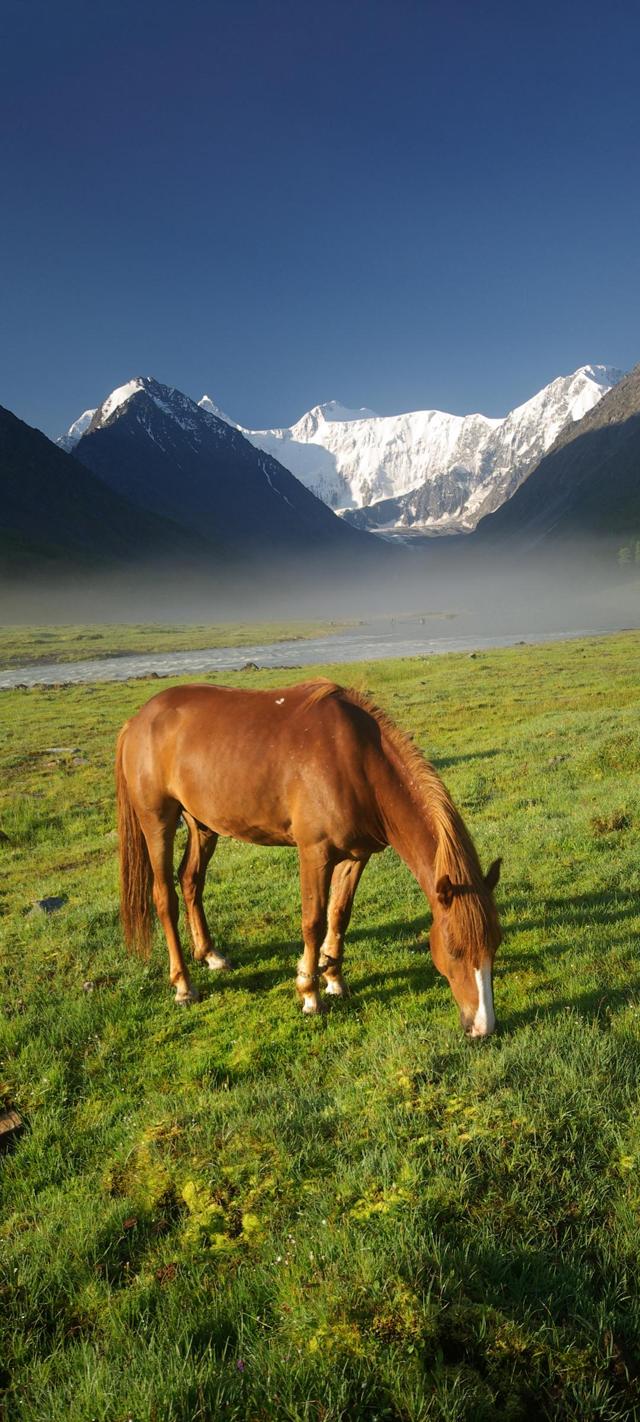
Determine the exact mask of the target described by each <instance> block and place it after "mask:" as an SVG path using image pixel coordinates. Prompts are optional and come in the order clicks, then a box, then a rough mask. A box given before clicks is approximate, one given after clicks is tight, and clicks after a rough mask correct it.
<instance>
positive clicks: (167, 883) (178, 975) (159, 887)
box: [140, 803, 198, 1003]
mask: <svg viewBox="0 0 640 1422" xmlns="http://www.w3.org/2000/svg"><path fill="white" fill-rule="evenodd" d="M179 814H180V806H179V805H178V804H174V803H172V804H171V806H170V807H168V808H167V810H166V812H165V813H164V814H154V815H150V814H145V815H140V824H141V827H142V832H143V834H144V837H145V839H146V841H147V848H148V850H149V859H150V862H151V868H152V870H153V902H154V904H155V906H156V913H157V915H158V918H159V919H160V922H161V924H162V927H163V929H164V936H165V938H166V940H167V948H168V949H169V981H170V983H171V986H172V987H174V988H175V990H176V1002H179V1003H187V1002H197V1001H198V994H197V992H196V991H195V989H194V988H192V986H191V982H190V979H189V974H188V972H187V968H186V964H185V961H184V957H183V954H182V946H181V943H180V935H179V933H178V895H177V893H176V887H175V884H174V882H173V843H174V839H175V833H176V826H177V823H178V816H179Z"/></svg>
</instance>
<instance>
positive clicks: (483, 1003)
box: [470, 967, 496, 1037]
mask: <svg viewBox="0 0 640 1422" xmlns="http://www.w3.org/2000/svg"><path fill="white" fill-rule="evenodd" d="M474 976H475V980H476V986H477V989H478V1006H477V1009H476V1015H475V1017H474V1019H473V1027H472V1028H471V1033H470V1035H471V1036H472V1037H487V1036H488V1035H489V1033H490V1032H493V1029H494V1027H495V1025H496V1018H495V1013H494V1010H493V989H492V986H491V968H490V967H484V968H476V969H475V973H474Z"/></svg>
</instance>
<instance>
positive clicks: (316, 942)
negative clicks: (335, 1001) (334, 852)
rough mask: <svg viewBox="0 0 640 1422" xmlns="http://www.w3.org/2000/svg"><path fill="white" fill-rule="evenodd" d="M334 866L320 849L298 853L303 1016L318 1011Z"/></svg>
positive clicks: (298, 980) (299, 978)
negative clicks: (321, 960)
mask: <svg viewBox="0 0 640 1422" xmlns="http://www.w3.org/2000/svg"><path fill="white" fill-rule="evenodd" d="M334 863H335V860H333V859H332V858H331V857H330V856H329V855H328V853H327V851H326V849H325V848H324V847H323V846H314V847H313V848H311V849H301V850H300V888H301V890H302V936H303V939H304V949H303V953H302V957H301V958H300V961H299V963H298V974H297V977H296V987H297V989H298V993H299V996H300V998H301V999H302V1011H303V1012H306V1013H311V1012H319V1011H320V998H319V996H318V959H319V957H320V948H321V945H322V942H323V940H324V936H325V933H326V931H327V902H328V899H329V885H330V883H331V873H332V870H333V865H334Z"/></svg>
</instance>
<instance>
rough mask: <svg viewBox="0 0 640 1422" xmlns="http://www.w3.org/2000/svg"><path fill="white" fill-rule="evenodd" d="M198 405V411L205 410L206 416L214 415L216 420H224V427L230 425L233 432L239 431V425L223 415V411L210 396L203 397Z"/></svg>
mask: <svg viewBox="0 0 640 1422" xmlns="http://www.w3.org/2000/svg"><path fill="white" fill-rule="evenodd" d="M198 405H199V406H200V409H201V410H205V411H206V413H207V414H208V415H215V417H216V419H217V420H224V423H225V425H231V427H232V429H234V430H239V429H240V425H238V424H236V421H235V420H232V419H231V418H230V416H229V415H225V413H224V410H221V409H220V406H219V405H216V403H215V401H214V400H212V399H211V396H210V395H203V396H202V399H201V400H198Z"/></svg>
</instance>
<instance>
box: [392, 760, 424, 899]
mask: <svg viewBox="0 0 640 1422" xmlns="http://www.w3.org/2000/svg"><path fill="white" fill-rule="evenodd" d="M379 798H380V807H381V810H382V817H383V821H384V827H385V832H386V835H387V839H388V841H389V844H390V845H391V846H392V848H393V849H395V851H396V853H397V854H399V855H400V858H401V859H403V860H404V862H405V864H406V866H407V868H408V869H410V871H411V873H412V874H413V877H414V879H417V881H418V883H419V885H420V888H421V889H422V891H423V893H425V894H426V896H427V898H428V899H429V902H430V903H431V904H432V905H433V896H434V891H435V890H434V885H435V860H436V851H437V841H436V837H435V835H434V833H433V831H432V830H431V828H430V826H429V823H428V815H427V813H426V811H425V809H424V806H423V805H422V804H421V803H420V802H419V800H418V799H417V797H416V796H415V795H413V794H412V793H411V790H410V788H409V786H408V784H407V780H406V777H405V776H404V775H403V773H402V771H401V770H397V769H396V768H395V767H391V766H387V767H386V773H385V774H384V777H383V786H382V794H381V795H380V797H379Z"/></svg>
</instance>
